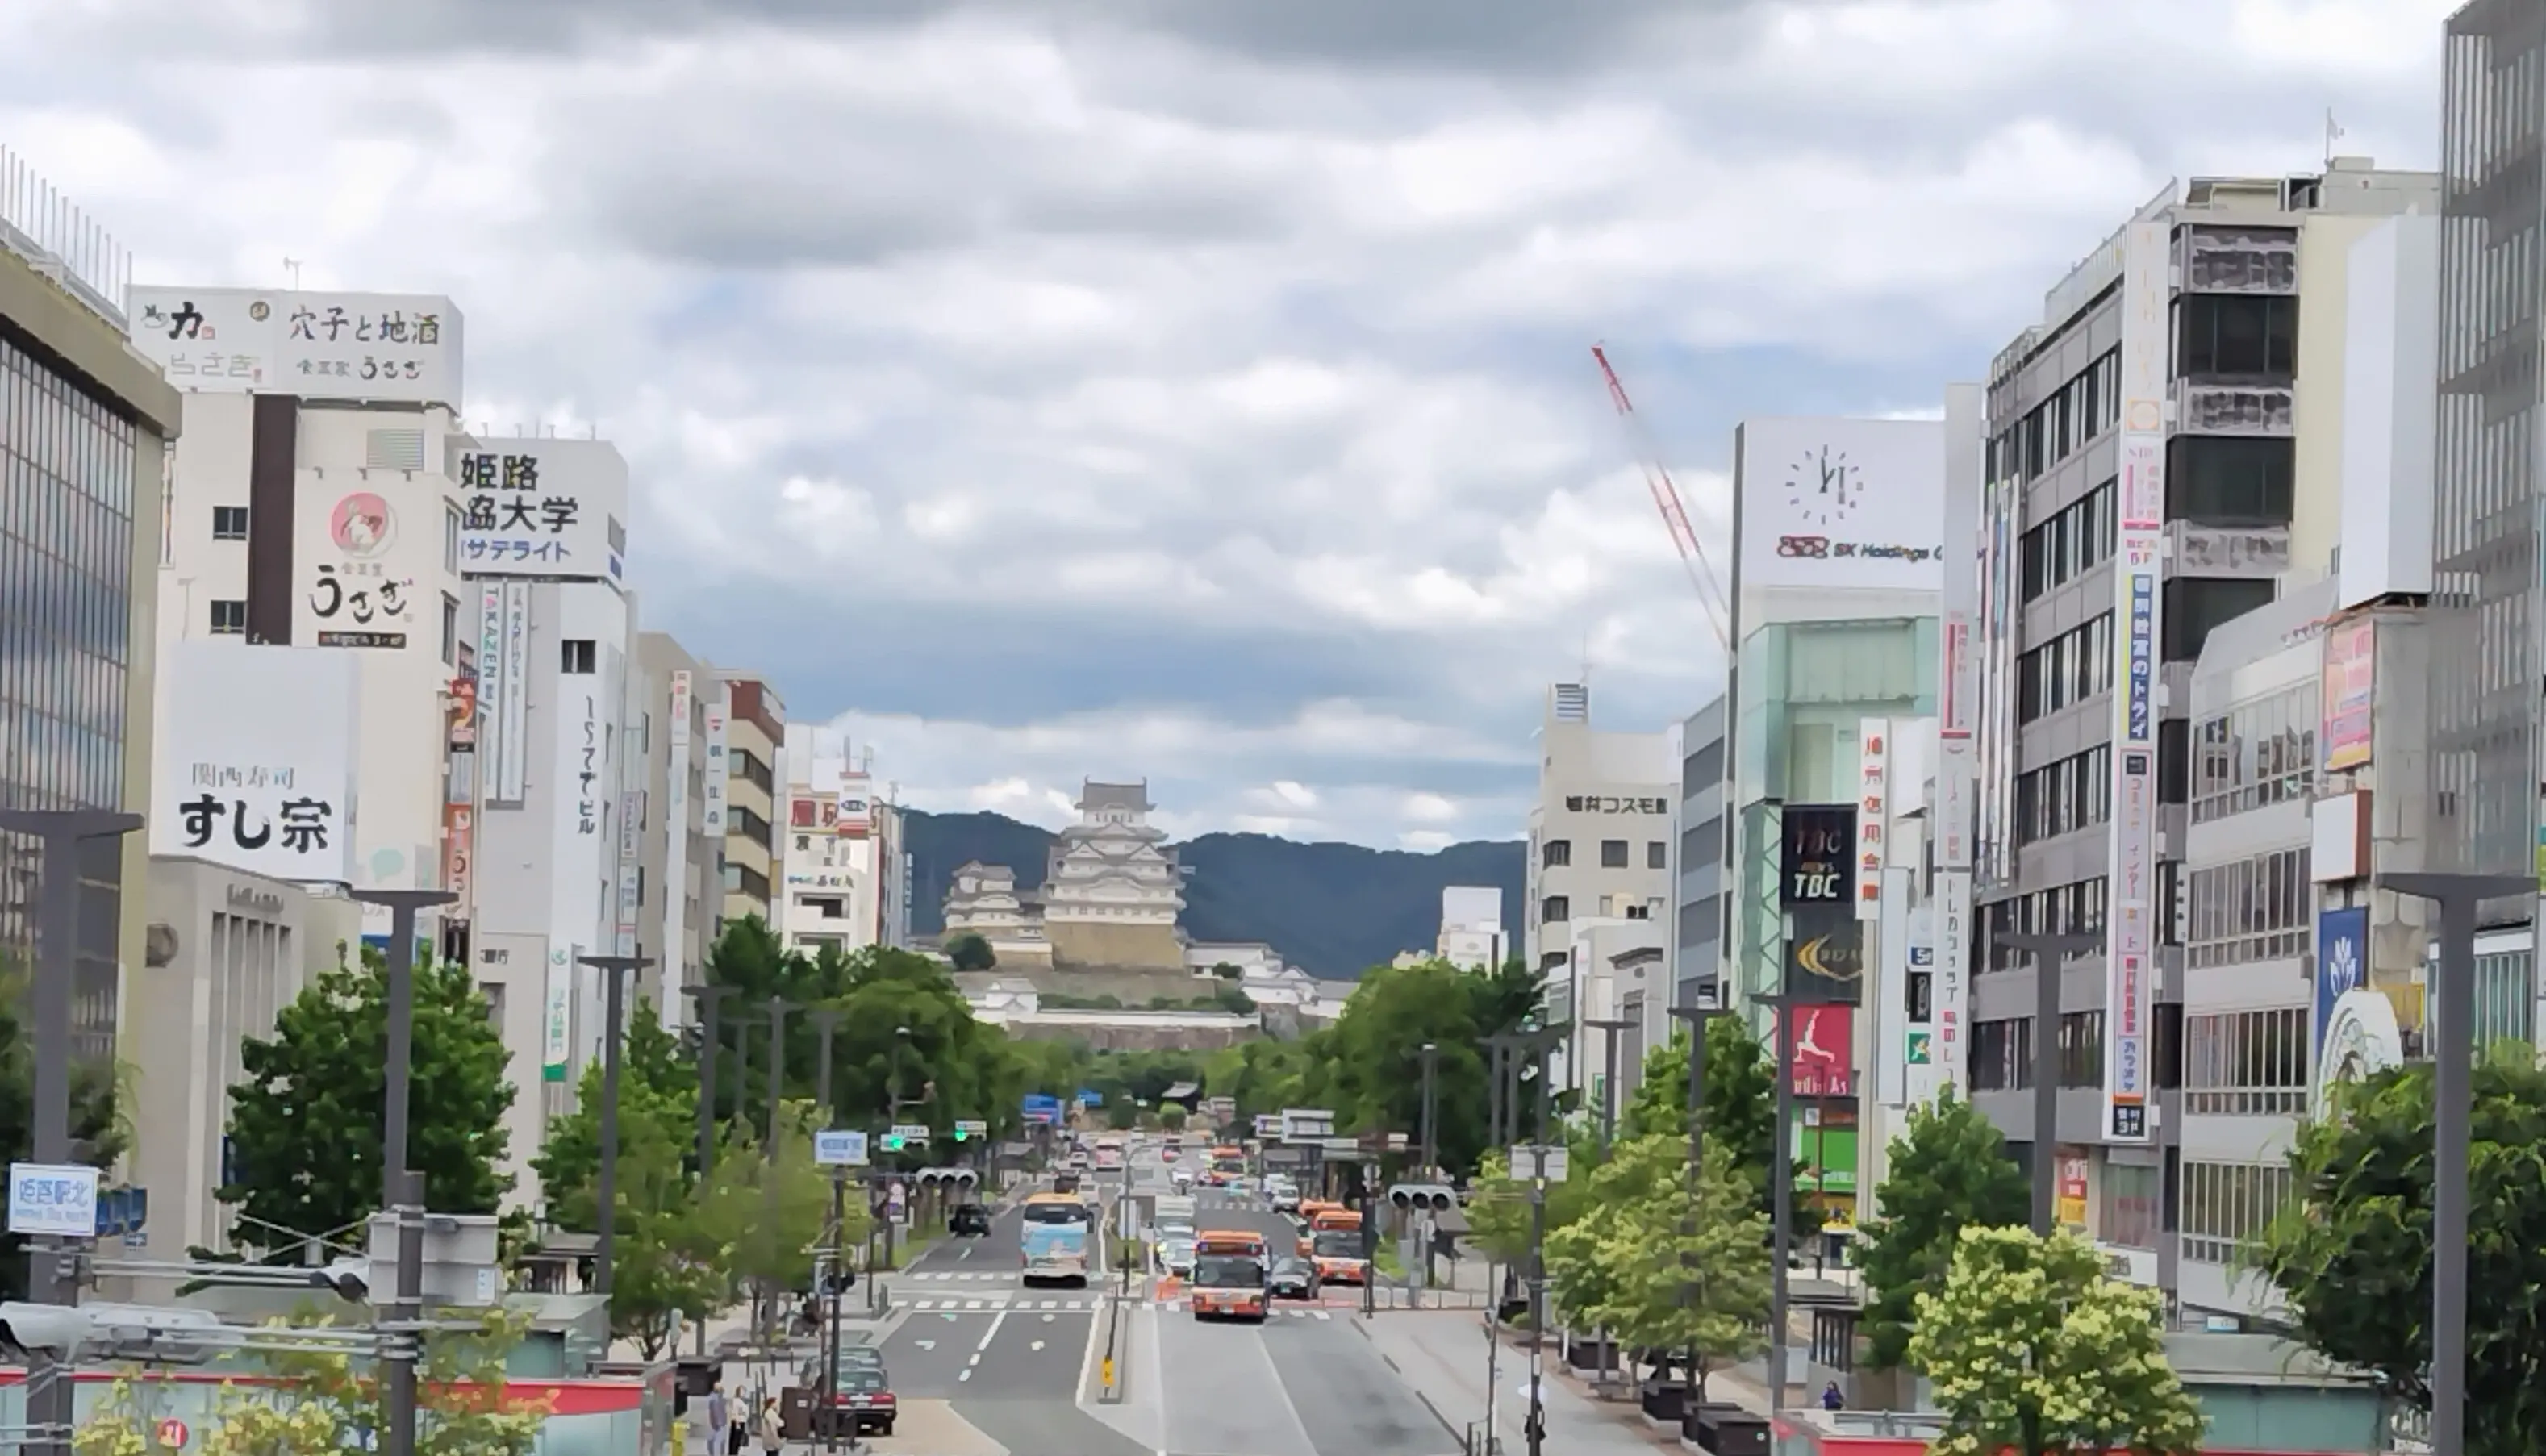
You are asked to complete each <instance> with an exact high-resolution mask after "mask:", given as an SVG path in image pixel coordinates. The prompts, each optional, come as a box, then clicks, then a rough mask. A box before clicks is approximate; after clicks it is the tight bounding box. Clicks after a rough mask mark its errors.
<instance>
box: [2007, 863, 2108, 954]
mask: <svg viewBox="0 0 2546 1456" xmlns="http://www.w3.org/2000/svg"><path fill="white" fill-rule="evenodd" d="M1981 928H1982V932H1983V934H1984V935H1985V936H1986V938H1987V939H1988V942H1989V959H1988V961H1987V962H1986V963H1985V964H1984V968H1983V969H1985V970H1990V971H2012V970H2014V969H2015V968H2016V967H2018V966H2025V965H2030V964H2032V962H2031V960H2030V959H2029V958H2027V957H2026V956H2024V955H2022V954H2019V953H2018V952H2016V951H2015V950H2013V949H2011V948H2009V947H2008V946H2007V945H2006V944H2005V941H2004V937H2005V936H2006V934H2007V933H2008V932H2010V931H2011V932H2014V933H2016V934H2022V935H2039V934H2054V935H2100V934H2102V933H2103V931H2104V879H2103V877H2102V876H2100V875H2099V876H2097V877H2095V878H2094V879H2092V880H2079V881H2078V882H2076V883H2074V884H2070V885H2061V886H2055V887H2053V888H2052V889H2049V890H2036V891H2033V892H2031V893H2029V894H2026V895H2018V896H2013V897H2010V898H2008V899H2001V900H1998V901H1996V902H1995V903H1993V904H1991V905H1988V906H1987V907H1985V908H1984V909H1983V910H1982V913H1981Z"/></svg>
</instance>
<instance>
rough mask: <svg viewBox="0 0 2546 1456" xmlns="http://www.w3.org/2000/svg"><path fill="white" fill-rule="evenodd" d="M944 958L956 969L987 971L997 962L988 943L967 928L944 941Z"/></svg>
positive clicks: (996, 957)
mask: <svg viewBox="0 0 2546 1456" xmlns="http://www.w3.org/2000/svg"><path fill="white" fill-rule="evenodd" d="M946 959H947V960H948V961H949V962H951V963H953V965H954V967H955V969H956V970H958V971H988V970H992V969H994V968H995V967H997V965H998V964H999V957H998V954H997V952H995V951H992V950H991V949H990V943H989V942H988V941H987V940H984V939H983V938H981V937H980V936H978V935H976V934H974V933H973V932H972V931H969V930H968V931H966V932H964V933H963V934H962V935H958V936H956V937H955V938H954V939H952V940H949V941H947V942H946Z"/></svg>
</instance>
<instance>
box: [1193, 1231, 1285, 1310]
mask: <svg viewBox="0 0 2546 1456" xmlns="http://www.w3.org/2000/svg"><path fill="white" fill-rule="evenodd" d="M1267 1252H1268V1250H1267V1249H1266V1248H1265V1245H1264V1236H1263V1235H1261V1234H1255V1233H1250V1232H1247V1231H1245V1230H1238V1229H1215V1230H1213V1231H1212V1232H1210V1233H1207V1234H1205V1235H1203V1236H1202V1237H1201V1238H1199V1239H1196V1240H1195V1241H1194V1254H1193V1261H1194V1263H1193V1278H1192V1280H1191V1281H1190V1282H1189V1283H1188V1284H1187V1286H1186V1295H1185V1300H1186V1302H1187V1303H1188V1304H1190V1305H1192V1306H1193V1317H1194V1319H1196V1320H1198V1321H1199V1320H1215V1319H1227V1320H1252V1321H1254V1322H1255V1323H1257V1324H1259V1325H1260V1324H1262V1323H1264V1318H1265V1315H1266V1314H1267V1312H1269V1311H1270V1310H1271V1308H1272V1297H1271V1292H1270V1290H1269V1289H1268V1288H1267V1281H1268V1280H1269V1278H1270V1277H1271V1272H1272V1262H1271V1260H1270V1259H1269V1258H1268V1257H1267V1256H1266V1255H1267Z"/></svg>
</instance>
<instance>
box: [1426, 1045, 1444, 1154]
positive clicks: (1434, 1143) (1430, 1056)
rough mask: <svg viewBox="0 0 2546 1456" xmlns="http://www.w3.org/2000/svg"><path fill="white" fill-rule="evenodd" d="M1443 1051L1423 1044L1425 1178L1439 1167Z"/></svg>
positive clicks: (1437, 1047) (1434, 1046)
mask: <svg viewBox="0 0 2546 1456" xmlns="http://www.w3.org/2000/svg"><path fill="white" fill-rule="evenodd" d="M1440 1062H1441V1049H1440V1047H1439V1046H1437V1045H1435V1044H1434V1043H1431V1042H1425V1043H1424V1044H1423V1176H1425V1177H1427V1178H1428V1177H1430V1176H1431V1175H1432V1169H1433V1168H1434V1167H1436V1166H1438V1165H1439V1161H1440V1150H1441V1134H1440V1130H1439V1129H1438V1128H1437V1127H1436V1126H1435V1124H1436V1123H1437V1122H1438V1121H1439V1119H1440V1115H1441V1102H1440V1097H1439V1090H1440V1089H1439V1087H1438V1085H1437V1084H1436V1077H1437V1075H1438V1073H1439V1071H1440Z"/></svg>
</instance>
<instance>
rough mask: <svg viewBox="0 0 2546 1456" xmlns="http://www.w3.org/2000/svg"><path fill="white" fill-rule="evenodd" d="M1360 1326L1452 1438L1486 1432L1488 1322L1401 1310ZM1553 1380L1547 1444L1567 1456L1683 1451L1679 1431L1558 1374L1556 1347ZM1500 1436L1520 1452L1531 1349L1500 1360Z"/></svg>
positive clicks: (1550, 1359)
mask: <svg viewBox="0 0 2546 1456" xmlns="http://www.w3.org/2000/svg"><path fill="white" fill-rule="evenodd" d="M1353 1328H1355V1329H1358V1330H1360V1331H1361V1332H1362V1333H1363V1334H1365V1335H1367V1336H1369V1338H1370V1342H1371V1346H1372V1348H1373V1349H1375V1350H1376V1351H1377V1352H1378V1353H1379V1355H1380V1357H1381V1358H1382V1359H1384V1360H1386V1361H1387V1362H1388V1365H1389V1368H1390V1369H1392V1370H1395V1371H1396V1372H1397V1374H1398V1376H1399V1378H1400V1379H1402V1380H1403V1381H1404V1382H1405V1383H1406V1385H1408V1386H1409V1387H1411V1388H1412V1389H1413V1391H1414V1393H1415V1394H1416V1395H1418V1396H1421V1397H1422V1398H1423V1403H1424V1404H1425V1405H1427V1406H1429V1407H1431V1409H1432V1413H1433V1414H1434V1415H1436V1416H1438V1417H1440V1420H1441V1423H1442V1424H1443V1425H1445V1426H1447V1427H1448V1428H1449V1430H1450V1433H1451V1435H1452V1436H1453V1437H1456V1438H1461V1439H1464V1438H1465V1435H1466V1432H1467V1429H1468V1427H1469V1426H1470V1425H1472V1424H1473V1425H1476V1426H1477V1427H1479V1429H1480V1431H1481V1432H1482V1429H1483V1426H1484V1424H1485V1399H1486V1390H1485V1325H1484V1322H1483V1321H1481V1320H1480V1319H1479V1318H1478V1317H1477V1316H1476V1315H1475V1314H1474V1313H1473V1312H1469V1311H1463V1310H1404V1311H1394V1312H1391V1313H1389V1314H1386V1315H1382V1316H1379V1317H1376V1318H1373V1319H1367V1320H1363V1319H1356V1320H1355V1321H1353ZM1546 1356H1547V1358H1546V1362H1545V1369H1546V1371H1547V1372H1548V1377H1547V1380H1546V1383H1545V1388H1544V1390H1543V1392H1542V1394H1541V1397H1540V1399H1541V1403H1542V1404H1543V1405H1544V1407H1545V1409H1546V1413H1547V1444H1548V1446H1549V1447H1550V1448H1551V1449H1554V1450H1559V1451H1563V1452H1566V1453H1567V1456H1652V1453H1653V1452H1654V1451H1656V1450H1676V1449H1678V1446H1679V1441H1678V1433H1677V1432H1676V1431H1660V1430H1655V1428H1654V1427H1652V1426H1651V1425H1649V1424H1647V1423H1646V1422H1645V1418H1644V1415H1643V1413H1641V1412H1640V1411H1638V1410H1637V1408H1636V1407H1635V1406H1634V1405H1632V1404H1630V1403H1626V1402H1616V1403H1608V1404H1604V1403H1602V1402H1599V1401H1596V1400H1594V1399H1593V1398H1592V1397H1591V1396H1590V1395H1589V1393H1588V1392H1587V1390H1586V1388H1585V1387H1584V1385H1583V1384H1582V1383H1581V1382H1579V1381H1576V1380H1570V1379H1567V1378H1565V1377H1563V1376H1560V1375H1558V1374H1557V1373H1556V1371H1557V1368H1558V1361H1557V1358H1556V1349H1555V1346H1554V1345H1553V1344H1551V1345H1550V1346H1549V1348H1548V1350H1547V1352H1546ZM1495 1359H1496V1361H1497V1362H1498V1363H1497V1368H1496V1371H1495V1375H1496V1379H1495V1384H1496V1385H1497V1386H1499V1387H1500V1389H1499V1390H1498V1391H1496V1392H1495V1396H1496V1398H1497V1400H1496V1404H1497V1408H1498V1409H1497V1411H1496V1413H1495V1417H1494V1419H1495V1435H1496V1438H1497V1439H1498V1440H1499V1441H1500V1442H1501V1444H1502V1446H1503V1448H1504V1449H1505V1450H1507V1451H1517V1450H1519V1449H1521V1445H1522V1435H1521V1423H1522V1421H1523V1420H1524V1419H1525V1418H1526V1417H1527V1415H1528V1413H1529V1352H1528V1351H1527V1350H1518V1349H1513V1348H1512V1347H1511V1346H1510V1345H1508V1344H1506V1345H1504V1346H1503V1348H1502V1349H1501V1351H1500V1352H1499V1353H1498V1354H1497V1355H1496V1356H1495Z"/></svg>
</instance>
